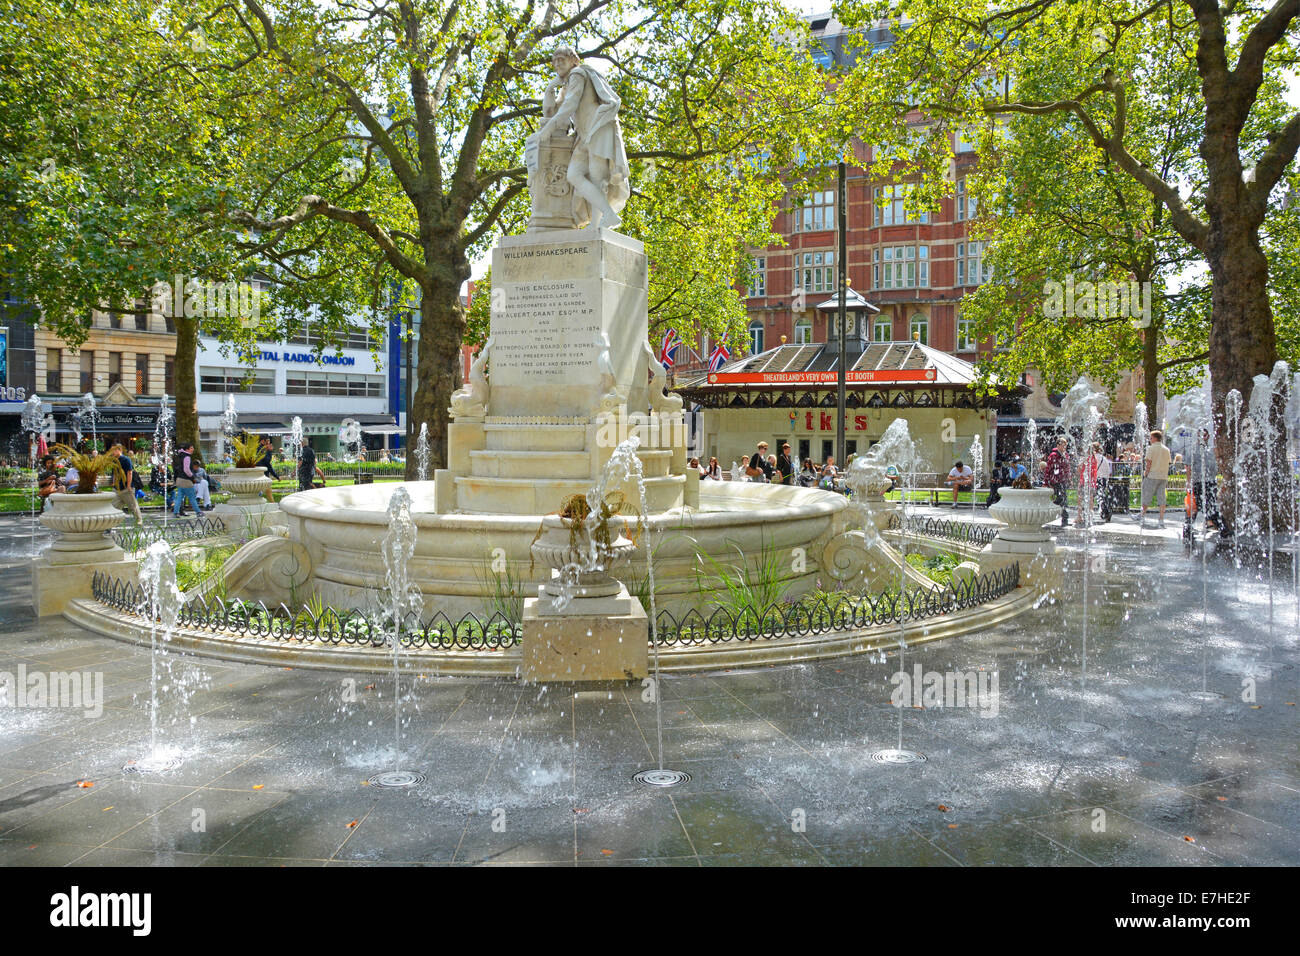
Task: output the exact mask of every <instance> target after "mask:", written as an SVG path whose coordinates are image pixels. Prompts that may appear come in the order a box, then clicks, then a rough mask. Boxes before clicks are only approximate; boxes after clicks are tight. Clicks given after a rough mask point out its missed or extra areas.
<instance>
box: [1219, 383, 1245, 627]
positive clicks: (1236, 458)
mask: <svg viewBox="0 0 1300 956" xmlns="http://www.w3.org/2000/svg"><path fill="white" fill-rule="evenodd" d="M1223 431H1224V434H1225V435H1226V436H1227V438H1228V440H1229V441H1230V442H1231V443H1232V462H1233V463H1232V532H1233V533H1232V568H1233V572H1234V573H1233V575H1232V599H1233V600H1234V601H1236V600H1239V599H1240V597H1241V595H1240V593H1239V590H1238V588H1239V583H1240V578H1241V540H1240V535H1239V534H1238V533H1237V532H1238V530H1239V528H1240V523H1241V481H1242V474H1241V458H1242V447H1241V446H1242V434H1241V392H1239V391H1237V390H1236V389H1235V388H1234V389H1231V390H1229V392H1228V394H1227V395H1225V396H1224V397H1223ZM1224 490H1225V491H1226V490H1227V487H1226V485H1225V488H1224Z"/></svg>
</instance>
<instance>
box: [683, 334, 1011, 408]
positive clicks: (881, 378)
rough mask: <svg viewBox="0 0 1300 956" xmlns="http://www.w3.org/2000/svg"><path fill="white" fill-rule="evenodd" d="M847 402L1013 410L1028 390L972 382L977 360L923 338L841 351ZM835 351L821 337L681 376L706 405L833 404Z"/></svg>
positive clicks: (693, 397) (686, 393) (687, 390)
mask: <svg viewBox="0 0 1300 956" xmlns="http://www.w3.org/2000/svg"><path fill="white" fill-rule="evenodd" d="M845 358H846V360H847V365H848V367H847V370H846V373H845V382H846V388H847V405H848V407H849V408H992V409H996V410H998V411H1006V412H1008V413H1010V414H1015V413H1017V412H1019V411H1020V402H1021V400H1022V399H1023V398H1024V396H1026V395H1028V394H1029V391H1030V390H1029V389H1028V388H1027V387H1025V386H1023V385H1013V386H1010V387H1008V388H1004V389H1002V390H1000V391H999V392H998V393H997V394H992V395H981V394H979V393H978V392H977V391H976V390H975V388H974V384H975V366H973V365H972V364H971V363H969V362H965V361H963V360H961V359H959V358H957V357H956V356H953V355H949V354H948V353H947V352H941V351H939V350H938V349H932V348H930V347H929V346H927V345H922V344H921V343H920V342H871V343H868V344H866V345H865V346H864V347H862V348H861V350H860V351H852V352H849V353H848V354H846V356H845ZM838 361H839V355H838V353H837V352H835V351H833V350H831V349H830V348H828V346H827V344H826V343H818V344H815V345H782V346H778V347H777V348H774V349H769V350H768V351H766V352H761V353H759V354H758V355H752V356H748V357H746V358H742V359H739V360H737V361H735V362H731V363H729V364H727V365H724V366H723V367H722V368H720V369H719V370H718V371H716V372H708V373H706V374H701V375H698V376H696V377H694V378H692V379H688V380H686V381H683V382H680V383H679V384H678V385H677V386H676V388H675V391H676V392H677V393H678V394H680V395H681V396H682V397H683V398H684V399H685V400H687V401H689V402H694V403H696V404H698V405H701V406H703V407H705V408H834V407H835V388H836V377H837V365H838Z"/></svg>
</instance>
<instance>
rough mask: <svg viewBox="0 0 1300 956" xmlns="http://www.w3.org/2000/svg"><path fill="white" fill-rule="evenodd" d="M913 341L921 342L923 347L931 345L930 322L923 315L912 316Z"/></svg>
mask: <svg viewBox="0 0 1300 956" xmlns="http://www.w3.org/2000/svg"><path fill="white" fill-rule="evenodd" d="M910 331H911V333H912V339H913V340H914V341H917V342H920V343H921V344H922V345H929V344H930V320H929V319H927V318H926V317H925V316H923V315H919V314H918V315H914V316H912V325H911V329H910Z"/></svg>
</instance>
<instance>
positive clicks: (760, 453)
mask: <svg viewBox="0 0 1300 956" xmlns="http://www.w3.org/2000/svg"><path fill="white" fill-rule="evenodd" d="M772 471H773V469H772V465H771V464H770V463H769V462H768V460H767V442H765V441H761V442H759V443H758V450H757V451H756V452H754V454H752V455H750V456H749V464H748V465H746V466H745V476H746V477H747V478H748V479H749V480H750V481H771V480H772Z"/></svg>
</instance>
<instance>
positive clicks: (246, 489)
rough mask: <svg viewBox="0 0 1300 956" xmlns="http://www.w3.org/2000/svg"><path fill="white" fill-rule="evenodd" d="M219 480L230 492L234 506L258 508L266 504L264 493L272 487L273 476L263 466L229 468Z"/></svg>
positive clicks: (231, 503)
mask: <svg viewBox="0 0 1300 956" xmlns="http://www.w3.org/2000/svg"><path fill="white" fill-rule="evenodd" d="M219 480H220V481H221V487H222V488H223V489H224V490H226V491H229V492H230V495H231V498H230V501H229V504H230V505H231V506H232V507H234V508H241V509H242V508H256V507H257V506H258V505H264V504H266V499H265V498H264V497H263V495H265V493H266V489H268V488H270V487H271V478H270V476H269V475H267V473H266V471H265V470H263V469H262V468H260V467H257V466H254V467H252V468H228V469H226V471H225V473H224V474H222V475H221V477H220V479H219Z"/></svg>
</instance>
